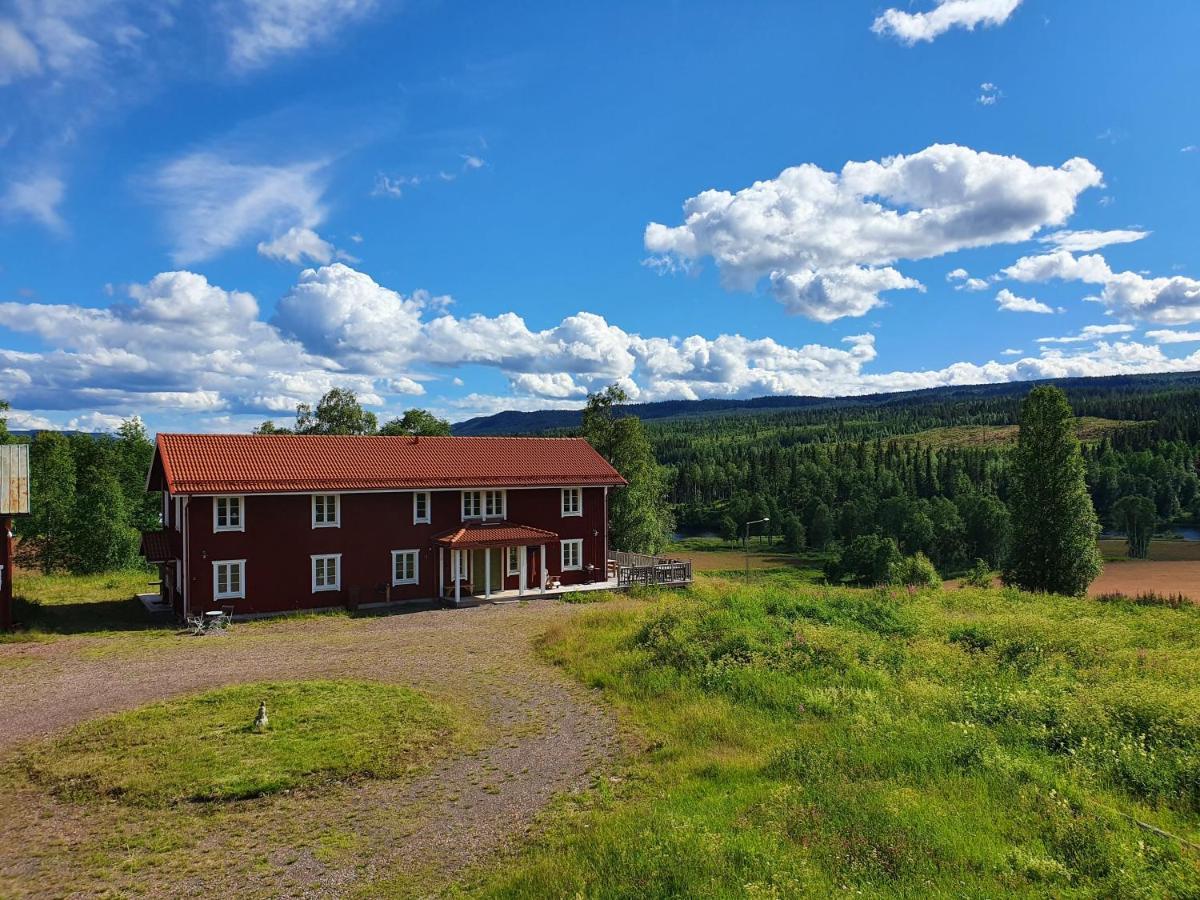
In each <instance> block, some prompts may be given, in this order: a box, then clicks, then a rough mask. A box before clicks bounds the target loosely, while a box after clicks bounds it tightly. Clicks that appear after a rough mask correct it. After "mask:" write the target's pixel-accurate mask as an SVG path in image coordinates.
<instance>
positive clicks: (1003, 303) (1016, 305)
mask: <svg viewBox="0 0 1200 900" xmlns="http://www.w3.org/2000/svg"><path fill="white" fill-rule="evenodd" d="M996 304H997V305H998V306H999V307H1000V308H1001V309H1002V310H1004V311H1005V312H1025V313H1049V314H1053V313H1054V310H1053V309H1051V308H1050V307H1049V306H1047V305H1046V304H1045V303H1042V302H1041V301H1040V300H1034V299H1033V298H1031V297H1018V296H1017V295H1016V294H1014V293H1013V292H1012V291H1010V290H1009V289H1008V288H1001V290H1000V293H998V294H996Z"/></svg>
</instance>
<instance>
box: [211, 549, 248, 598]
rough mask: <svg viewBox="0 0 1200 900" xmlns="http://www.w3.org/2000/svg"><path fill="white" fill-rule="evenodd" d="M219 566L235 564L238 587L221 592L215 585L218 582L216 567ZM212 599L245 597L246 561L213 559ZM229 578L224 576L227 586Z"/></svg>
mask: <svg viewBox="0 0 1200 900" xmlns="http://www.w3.org/2000/svg"><path fill="white" fill-rule="evenodd" d="M219 566H237V568H238V589H237V590H236V591H230V590H226V591H225V592H223V593H222V592H221V591H220V590H219V589H218V588H217V585H218V584H220V582H219V581H218V580H217V568H218V567H219ZM212 567H213V600H245V599H246V561H245V560H244V559H214V560H213V564H212ZM228 581H229V578H228V576H226V584H227V586H228Z"/></svg>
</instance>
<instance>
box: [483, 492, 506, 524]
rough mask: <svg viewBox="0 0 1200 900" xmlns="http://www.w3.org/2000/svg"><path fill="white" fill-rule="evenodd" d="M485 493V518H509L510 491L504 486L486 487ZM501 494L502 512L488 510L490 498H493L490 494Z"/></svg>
mask: <svg viewBox="0 0 1200 900" xmlns="http://www.w3.org/2000/svg"><path fill="white" fill-rule="evenodd" d="M482 493H483V518H484V519H485V520H487V519H506V518H508V491H506V490H505V489H504V488H484V490H483V491H482ZM492 494H499V495H500V512H499V513H495V512H493V513H489V512H488V500H490V499H492V498H491V497H490V496H489V495H492Z"/></svg>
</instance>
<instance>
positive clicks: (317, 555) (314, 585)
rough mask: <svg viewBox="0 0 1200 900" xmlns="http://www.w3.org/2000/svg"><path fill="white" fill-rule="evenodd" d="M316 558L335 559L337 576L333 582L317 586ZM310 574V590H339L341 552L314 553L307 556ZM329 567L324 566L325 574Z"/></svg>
mask: <svg viewBox="0 0 1200 900" xmlns="http://www.w3.org/2000/svg"><path fill="white" fill-rule="evenodd" d="M318 559H326V560H328V559H333V560H336V561H337V563H336V570H335V571H336V574H337V578H336V579H335V581H334V583H333V584H323V585H321V586H320V587H318V586H317V560H318ZM309 560H310V563H309V565H310V574H311V576H312V592H313V593H314V594H319V593H321V592H323V591H340V590H341V589H342V554H340V553H314V554H312V555H311V556H310V557H309ZM328 571H329V567H328V566H326V574H327V575H328Z"/></svg>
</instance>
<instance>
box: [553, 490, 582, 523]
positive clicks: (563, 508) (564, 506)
mask: <svg viewBox="0 0 1200 900" xmlns="http://www.w3.org/2000/svg"><path fill="white" fill-rule="evenodd" d="M569 498H573V499H574V501H575V502H574V503H568V502H567V501H568V499H569ZM572 507H574V509H572ZM559 511H560V512H561V513H562V517H563V518H564V519H566V518H570V517H571V516H582V515H583V488H577V487H567V488H563V489H562V497H561V505H560V509H559Z"/></svg>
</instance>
